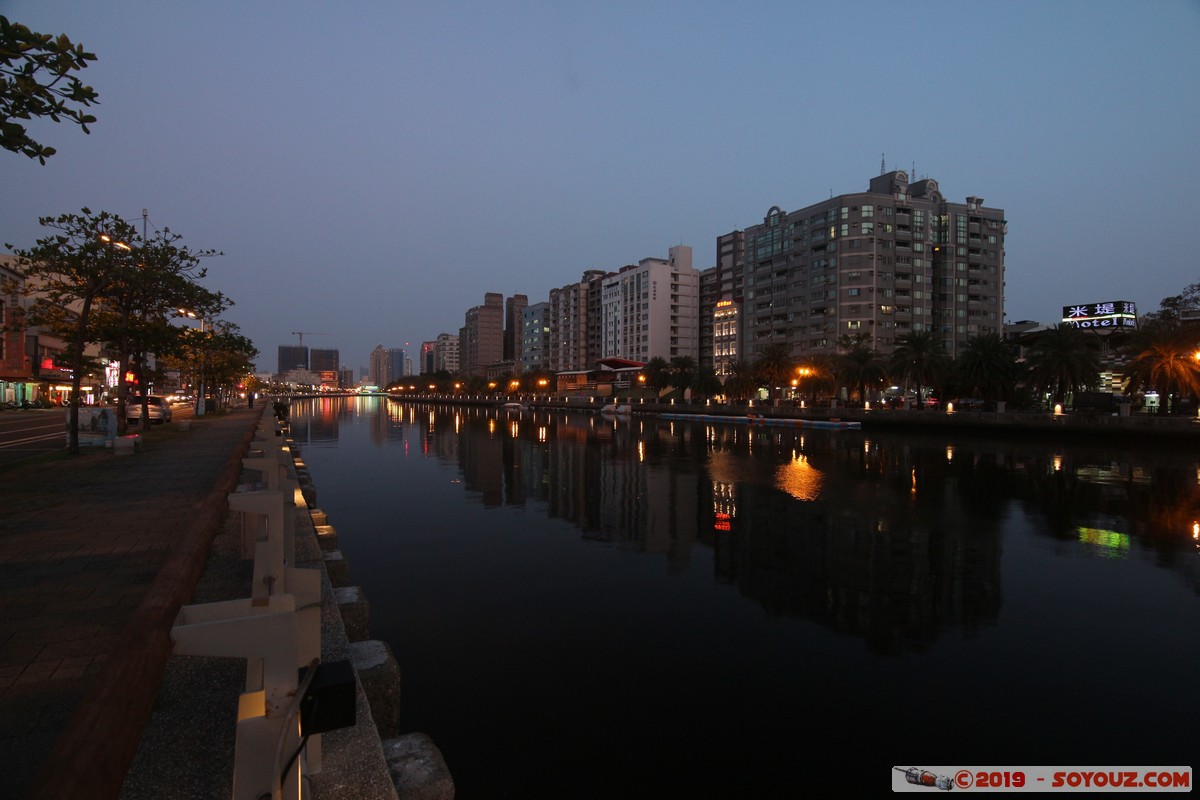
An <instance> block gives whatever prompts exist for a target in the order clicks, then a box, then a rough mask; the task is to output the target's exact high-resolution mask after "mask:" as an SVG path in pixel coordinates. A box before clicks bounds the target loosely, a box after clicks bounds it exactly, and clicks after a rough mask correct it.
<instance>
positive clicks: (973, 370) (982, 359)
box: [955, 333, 1017, 400]
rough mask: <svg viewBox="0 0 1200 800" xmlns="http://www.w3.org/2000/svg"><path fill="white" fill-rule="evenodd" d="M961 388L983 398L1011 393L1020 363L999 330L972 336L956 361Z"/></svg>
mask: <svg viewBox="0 0 1200 800" xmlns="http://www.w3.org/2000/svg"><path fill="white" fill-rule="evenodd" d="M955 366H956V367H957V370H956V371H957V373H958V376H957V377H958V381H959V384H960V386H959V388H960V389H962V390H963V391H965V392H968V393H970V394H972V395H975V394H978V395H979V396H980V397H982V398H983V399H984V400H1000V399H1004V398H1007V397H1008V396H1009V395H1011V394H1012V391H1013V387H1014V386H1015V385H1016V379H1017V364H1016V359H1015V358H1014V357H1013V353H1012V351H1011V350H1010V349H1009V346H1008V345H1007V344H1006V343H1005V341H1004V337H1002V336H1001V335H1000V334H998V333H985V334H981V335H979V336H972V337H971V338H970V339H968V340H967V345H966V347H964V348H963V351H962V353H960V354H959V356H958V360H957V361H956V362H955Z"/></svg>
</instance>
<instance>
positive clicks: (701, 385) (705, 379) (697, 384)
mask: <svg viewBox="0 0 1200 800" xmlns="http://www.w3.org/2000/svg"><path fill="white" fill-rule="evenodd" d="M692 391H693V392H694V393H695V394H696V396H697V397H705V398H707V397H712V396H713V395H715V394H720V393H721V379H720V378H718V377H717V373H716V371H715V370H713V368H712V367H707V366H706V367H700V368H698V369H697V370H696V377H695V378H694V379H693V380H692Z"/></svg>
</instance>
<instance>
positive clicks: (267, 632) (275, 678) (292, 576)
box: [171, 419, 321, 800]
mask: <svg viewBox="0 0 1200 800" xmlns="http://www.w3.org/2000/svg"><path fill="white" fill-rule="evenodd" d="M277 425H278V423H276V422H274V421H273V420H271V419H266V420H263V421H260V423H259V426H258V428H257V430H256V433H255V436H254V438H253V440H252V442H251V449H250V451H249V452H248V453H247V455H246V457H245V458H243V460H242V467H243V469H244V470H251V471H254V472H257V473H259V474H260V475H261V476H262V478H263V480H262V482H260V483H252V484H242V485H240V486H239V487H238V489H239V490H238V491H235V492H233V493H231V494H230V495H229V509H230V510H231V511H233V512H235V513H237V514H238V515H239V517H240V519H241V533H242V536H241V540H242V545H241V552H242V556H243V557H248V558H252V559H253V581H252V584H251V592H250V597H248V598H245V599H239V600H228V601H224V602H216V603H205V604H201V605H189V606H184V607H183V608H182V609H181V610H180V612H179V615H178V617H177V618H176V621H175V625H174V627H173V628H172V630H171V636H172V639H173V641H174V643H175V650H174V652H175V654H177V655H200V656H224V657H237V658H245V659H246V683H245V692H244V693H243V694H242V695H241V697H240V699H239V701H238V711H237V732H236V744H235V754H234V778H233V798H234V800H258V799H259V798H262V797H271V798H283V797H288V798H300V797H302V796H303V794H304V792H303V786H304V777H305V776H306V775H308V774H312V773H315V772H319V771H320V767H321V764H320V761H321V748H320V734H319V733H317V734H313V735H307V734H306V733H305V732H303V731H302V730H301V726H300V724H299V716H298V715H299V703H300V702H301V701H302V699H303V697H304V695H305V692H304V689H305V688H307V687H306V686H302V680H303V681H304V682H305V683H307V682H308V681H311V680H312V678H313V676H314V675H315V674H316V672H317V667H318V665H319V663H320V654H321V618H320V616H321V572H320V570H317V569H301V568H297V567H296V566H294V565H295V562H296V542H295V513H296V508H297V505H298V503H297V501H298V500H299V504H300V505H303V498H302V496H301V495H300V492H299V485H298V483H297V481H296V480H295V478H293V477H292V476H291V474H290V472H289V464H290V455H289V453H288V450H287V447H286V445H285V444H284V440H283V439H282V438H281V437H280V436H279V435H278V433H279V432H278V429H277ZM301 668H307V669H306V670H305V671H304V676H305V677H304V678H303V679H302V678H301V677H300V674H301V672H300V670H301Z"/></svg>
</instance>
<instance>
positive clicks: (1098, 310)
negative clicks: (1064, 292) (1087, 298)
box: [1062, 300, 1137, 330]
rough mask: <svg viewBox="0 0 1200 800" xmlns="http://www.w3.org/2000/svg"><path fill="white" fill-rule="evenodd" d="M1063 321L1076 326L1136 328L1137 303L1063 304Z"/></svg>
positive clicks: (1121, 301) (1115, 301) (1120, 301)
mask: <svg viewBox="0 0 1200 800" xmlns="http://www.w3.org/2000/svg"><path fill="white" fill-rule="evenodd" d="M1062 321H1063V322H1068V323H1070V324H1071V325H1074V326H1075V327H1076V328H1097V329H1101V330H1103V329H1106V328H1136V327H1137V304H1136V303H1131V302H1129V301H1128V300H1110V301H1108V302H1107V303H1082V304H1080V305H1074V306H1063V319H1062Z"/></svg>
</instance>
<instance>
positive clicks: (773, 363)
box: [754, 344, 794, 400]
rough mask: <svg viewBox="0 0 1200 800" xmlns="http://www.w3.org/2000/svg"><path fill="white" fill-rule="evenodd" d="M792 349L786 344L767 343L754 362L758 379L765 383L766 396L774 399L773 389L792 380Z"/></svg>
mask: <svg viewBox="0 0 1200 800" xmlns="http://www.w3.org/2000/svg"><path fill="white" fill-rule="evenodd" d="M793 366H794V362H793V360H792V349H791V348H790V347H789V346H788V345H786V344H771V345H767V346H766V347H765V348H764V349H763V351H762V352H761V353H759V355H758V360H757V361H755V362H754V368H755V371H756V372H757V374H758V379H759V380H760V381H763V382H764V383H766V384H767V398H768V399H769V400H774V399H776V397H775V389H776V388H777V387H781V386H783V385H785V384H790V382H791V380H792V369H793Z"/></svg>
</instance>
